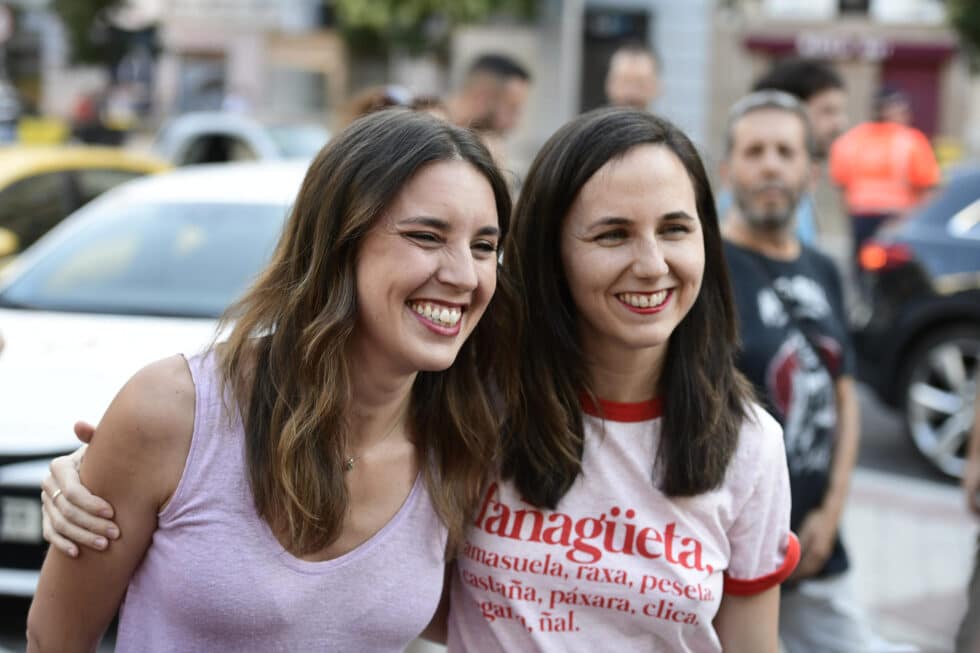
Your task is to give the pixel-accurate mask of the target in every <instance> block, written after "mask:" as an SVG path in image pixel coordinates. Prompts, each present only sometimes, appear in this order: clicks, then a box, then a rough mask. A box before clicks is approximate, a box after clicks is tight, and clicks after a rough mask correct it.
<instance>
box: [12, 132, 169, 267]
mask: <svg viewBox="0 0 980 653" xmlns="http://www.w3.org/2000/svg"><path fill="white" fill-rule="evenodd" d="M168 168H170V164H169V163H167V162H166V161H164V160H163V159H160V158H158V157H155V156H152V155H149V154H144V153H140V152H133V151H129V150H125V149H122V148H118V147H101V146H92V145H38V146H33V145H6V146H2V147H0V266H2V265H3V263H4V262H5V259H9V258H10V257H11V256H13V255H14V254H17V253H18V252H20V251H21V250H23V249H24V248H25V247H27V246H29V245H30V244H31V243H33V242H34V241H35V240H37V239H38V238H40V237H41V236H43V235H44V234H45V233H47V232H48V231H49V230H50V229H51V228H52V227H54V226H55V225H56V224H58V223H59V222H61V220H62V219H64V218H65V217H66V216H67V215H68V214H69V213H71V212H72V211H74V210H75V209H77V208H79V207H80V206H82V205H84V204H86V203H87V202H89V201H90V200H92V199H93V198H95V197H96V196H98V195H100V194H101V193H103V192H104V191H106V190H109V189H110V188H112V187H113V186H116V185H118V184H121V183H122V182H124V181H128V180H129V179H133V178H134V177H139V176H142V175H145V174H150V173H154V172H159V171H161V170H166V169H168Z"/></svg>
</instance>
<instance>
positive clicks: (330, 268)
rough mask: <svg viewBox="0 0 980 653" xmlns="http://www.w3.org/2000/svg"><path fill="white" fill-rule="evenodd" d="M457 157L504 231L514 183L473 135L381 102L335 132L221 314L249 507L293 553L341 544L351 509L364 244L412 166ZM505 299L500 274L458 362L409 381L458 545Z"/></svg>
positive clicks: (484, 453) (431, 481) (426, 464)
mask: <svg viewBox="0 0 980 653" xmlns="http://www.w3.org/2000/svg"><path fill="white" fill-rule="evenodd" d="M450 160H464V161H467V162H469V163H470V164H472V165H473V167H474V168H475V169H476V170H477V171H479V172H480V173H481V174H482V175H483V176H484V177H485V178H486V179H487V181H488V182H489V183H490V186H491V187H492V189H493V193H494V198H495V200H496V208H497V217H498V221H499V226H500V229H501V234H502V235H503V234H505V233H506V231H507V227H508V224H509V218H510V209H511V200H510V196H509V194H508V191H507V185H506V183H505V182H504V179H503V178H502V177H501V175H500V172H499V171H498V170H497V168H496V167H495V166H494V164H493V162H492V159H491V157H490V154H489V152H487V150H486V148H485V147H484V146H483V144H482V143H481V142H480V141H479V139H478V138H477V137H476V136H475V135H474V134H472V133H471V132H470V131H468V130H465V129H461V128H458V127H454V126H452V125H450V124H448V123H446V122H445V121H442V120H439V119H437V118H433V117H432V116H429V115H426V114H422V113H416V112H411V111H408V110H404V109H393V110H386V111H381V112H378V113H373V114H371V115H369V116H366V117H364V118H362V119H360V120H358V121H356V122H354V123H353V124H352V125H350V126H349V127H348V128H347V129H345V130H343V131H342V132H341V133H339V134H338V135H337V136H336V137H335V138H334V140H332V141H331V142H330V143H329V144H327V146H326V147H325V148H324V149H323V150H322V151H321V152H320V153H319V155H318V156H317V157H316V159H315V160H314V161H313V163H312V164H311V165H310V168H309V170H308V171H307V173H306V178H305V179H304V180H303V184H302V187H301V189H300V191H299V195H298V197H297V199H296V202H295V205H294V206H293V208H292V212H291V215H290V217H289V219H288V220H287V222H286V224H285V226H284V231H283V234H282V236H281V239H280V241H279V244H278V245H277V247H276V250H275V253H274V255H273V257H272V261H271V262H270V263H269V265H268V267H266V268H265V270H263V272H262V273H261V274H260V275H259V277H258V279H257V280H256V281H255V283H254V285H253V286H252V287H251V288H250V289H249V290H248V292H247V293H246V294H245V295H244V297H242V298H241V299H240V300H239V301H238V302H237V303H235V304H234V305H233V306H232V307H231V308H230V309H229V310H228V312H227V313H226V315H225V317H224V318H223V322H222V323H223V324H224V325H230V324H231V322H232V321H234V326H233V327H231V334H230V337H229V338H228V341H227V343H226V344H225V345H224V346H223V347H221V348H220V349H219V352H220V360H221V368H222V373H223V378H224V380H225V381H226V382H227V383H228V384H230V387H231V389H232V390H233V395H234V398H235V401H236V403H237V404H238V406H239V408H240V410H241V414H242V416H243V421H244V426H245V436H246V440H245V444H246V460H247V466H248V474H249V480H250V483H251V488H252V492H253V495H254V499H255V506H256V508H257V510H258V513H259V514H260V515H261V516H262V517H263V518H264V519H266V521H268V522H269V523H270V524H273V525H275V526H276V527H279V528H282V529H283V531H284V533H285V535H284V537H285V538H286V540H287V544H288V548H289V549H290V550H291V551H294V552H296V553H299V554H308V553H312V552H314V551H317V550H320V549H322V548H324V547H325V546H327V545H328V544H330V543H331V542H333V541H335V540H336V539H337V537H338V536H339V535H340V530H341V525H342V522H343V518H344V515H345V514H346V511H347V508H348V503H349V494H348V491H347V486H346V484H345V482H344V472H343V469H342V461H343V459H344V455H345V451H347V450H349V448H348V441H349V438H350V426H349V419H348V417H349V415H348V411H349V406H350V404H351V400H352V394H351V393H352V390H351V366H352V364H353V362H352V361H350V360H348V355H347V345H348V343H349V341H350V340H351V336H352V334H353V331H354V325H355V321H356V313H357V310H358V307H357V302H356V297H357V287H356V286H357V278H356V276H355V262H356V259H357V256H358V251H359V249H360V244H361V242H362V240H363V239H364V237H365V235H366V234H367V232H368V231H369V230H370V229H371V227H372V226H373V225H374V224H375V222H376V221H377V219H378V218H379V216H381V215H382V214H383V213H384V212H385V210H386V209H387V208H388V207H389V206H390V205H391V203H392V201H393V200H394V199H395V197H396V195H397V194H398V193H399V191H400V190H401V189H402V188H403V187H404V186H405V184H406V183H407V182H408V181H409V180H410V179H411V178H412V176H413V175H415V174H416V173H417V172H418V171H419V170H420V169H421V168H422V167H423V166H425V165H428V164H430V163H433V162H437V161H450ZM506 302H507V292H506V289H505V288H501V287H500V285H499V284H498V289H497V292H496V293H495V296H494V298H493V299H492V300H491V302H490V305H489V306H488V308H487V311H486V313H485V315H484V317H483V319H482V320H481V322H480V324H478V325H477V327H476V329H475V330H474V332H473V333H472V334H471V335H470V337H469V339H468V340H467V342H465V343H464V344H463V346H462V348H461V350H460V352H459V355H458V356H457V357H456V360H455V362H454V363H453V365H452V366H451V367H450V368H449V369H447V370H445V371H441V372H420V373H419V374H418V375H417V377H416V379H415V382H414V385H413V387H412V394H411V401H410V408H409V417H408V420H409V426H410V428H411V434H412V437H413V438H414V441H415V444H416V447H417V448H418V451H419V459H420V464H421V467H422V473H423V478H424V481H425V483H426V485H427V487H428V490H429V492H430V495H431V497H432V500H433V503H434V506H435V509H436V510H437V512H438V514H439V516H440V517H441V519H442V521H443V522H444V523H445V525H446V526H447V528H448V530H449V536H450V544H451V548H450V551H452V545H455V543H457V542H458V541H459V539H460V535H461V533H462V530H463V527H464V525H465V523H466V521H467V520H468V519H469V518H470V517H471V515H472V511H473V510H474V508H475V505H476V501H477V499H478V497H479V493H480V490H481V487H482V485H483V483H484V482H485V473H486V470H487V466H486V461H487V460H489V459H491V458H492V456H493V454H494V452H495V451H496V444H497V441H498V432H499V423H498V418H497V411H496V410H494V408H493V407H492V405H491V397H490V396H489V394H488V390H487V387H486V386H485V384H484V379H486V378H488V377H489V375H490V372H489V370H490V363H491V356H492V355H493V353H494V351H493V346H492V340H491V339H492V338H494V337H495V336H496V335H498V334H499V333H501V329H503V324H501V319H502V316H503V311H501V312H500V313H499V315H500V316H501V319H498V318H497V315H498V311H497V307H498V306H501V305H502V304H506Z"/></svg>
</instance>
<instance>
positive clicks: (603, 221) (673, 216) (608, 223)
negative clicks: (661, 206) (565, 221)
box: [588, 211, 697, 230]
mask: <svg viewBox="0 0 980 653" xmlns="http://www.w3.org/2000/svg"><path fill="white" fill-rule="evenodd" d="M660 219H661V220H691V221H696V220H697V218H695V217H694V216H692V215H691V214H690V213H688V212H687V211H671V212H670V213H664V214H663V215H662V216H660ZM632 223H633V221H632V220H630V219H629V218H624V217H622V216H616V215H611V216H608V217H605V218H599V219H598V220H596V221H595V222H593V223H592V224H590V225H589V226H588V229H589V230H592V229H596V228H599V227H621V226H623V225H629V224H632Z"/></svg>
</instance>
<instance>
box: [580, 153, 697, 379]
mask: <svg viewBox="0 0 980 653" xmlns="http://www.w3.org/2000/svg"><path fill="white" fill-rule="evenodd" d="M561 260H562V265H563V267H564V271H565V277H566V279H567V282H568V289H569V292H570V293H571V296H572V299H573V301H574V302H575V307H576V309H577V312H578V325H579V340H580V342H581V346H582V349H583V350H584V351H585V352H586V355H587V356H588V357H589V358H591V359H593V360H598V361H603V360H605V361H607V362H610V363H615V362H617V361H623V360H630V361H633V362H636V363H639V364H640V365H650V366H651V367H650V369H655V368H658V367H659V361H660V360H662V357H663V353H664V351H665V350H666V347H665V345H666V344H667V341H668V339H669V338H670V335H671V334H672V333H673V331H674V329H675V328H676V327H677V325H678V324H679V323H680V322H681V320H683V319H684V316H685V315H687V313H688V311H689V310H690V309H691V306H693V305H694V302H695V300H696V299H697V297H698V293H699V291H700V289H701V280H702V277H703V275H704V237H703V234H702V231H701V223H700V220H699V219H698V211H697V202H696V199H695V193H694V186H693V184H692V183H691V179H690V177H689V175H688V173H687V170H686V169H685V167H684V165H683V164H682V163H681V161H680V159H679V158H677V156H676V155H675V154H674V153H673V152H672V151H671V150H670V149H668V148H667V147H664V146H661V145H639V146H636V147H634V148H632V149H630V150H628V151H627V152H626V154H624V155H623V156H622V157H618V158H616V159H613V160H611V161H609V162H608V163H606V164H605V165H604V166H602V167H601V168H599V170H598V171H597V172H596V173H595V174H594V175H593V176H592V177H591V178H590V179H589V180H588V181H587V182H586V183H585V184H584V185H583V186H582V188H581V190H580V191H579V193H578V195H577V196H576V198H575V201H574V202H573V203H572V206H571V209H570V210H569V212H568V215H567V217H566V218H565V220H564V223H563V225H562V235H561Z"/></svg>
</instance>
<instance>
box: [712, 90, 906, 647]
mask: <svg viewBox="0 0 980 653" xmlns="http://www.w3.org/2000/svg"><path fill="white" fill-rule="evenodd" d="M725 148H726V157H725V160H724V163H723V166H722V174H723V176H724V177H725V178H726V180H727V181H728V183H729V185H730V187H731V188H732V190H733V194H734V206H733V207H732V208H731V209H730V211H729V213H730V215H729V216H728V219H727V220H726V222H725V227H724V235H725V238H726V244H725V257H726V258H727V260H728V265H729V267H730V269H731V275H732V283H733V285H734V287H735V303H736V306H737V308H738V317H739V330H740V334H741V338H742V346H741V352H740V355H739V358H738V366H739V369H740V370H741V371H742V372H743V373H744V374H745V375H746V376H747V377H748V378H749V380H750V381H751V382H752V383H753V385H754V386H755V387H756V390H757V392H758V395H759V396H760V397H762V399H763V401H764V403H765V405H766V407H767V408H768V410H769V411H770V412H772V414H773V415H774V416H775V417H776V419H777V420H778V421H779V422H780V423H781V424H782V426H783V438H784V442H785V447H786V457H787V462H788V465H789V474H790V485H791V488H792V496H793V503H792V518H791V522H790V524H791V528H792V529H793V531H794V532H796V533H797V534H798V535H799V538H800V548H801V558H800V564H799V566H798V567H797V569H796V571H795V572H794V574H793V575H792V576H791V577H790V579H789V581H788V582H787V583H785V584H784V587H783V595H782V598H781V601H780V613H779V634H780V639H781V640H782V642H783V646H784V648H785V650H786V651H787V653H810V652H812V651H821V653H854V652H855V651H862V652H867V651H907V650H914V649H908V648H902V647H892V646H891V645H890V644H888V643H887V642H884V641H883V640H881V639H880V638H879V637H878V636H877V635H876V634H875V633H873V632H872V631H871V629H870V628H869V627H868V625H867V623H866V618H865V616H864V614H863V611H862V610H861V609H860V607H859V606H858V604H857V601H856V598H855V589H854V586H853V580H852V578H851V575H850V573H849V572H848V567H849V563H848V559H847V555H846V553H845V551H844V547H843V544H842V542H841V538H840V533H839V526H840V519H841V515H842V513H843V510H844V504H845V501H846V499H847V494H848V489H849V485H850V479H851V473H852V470H853V468H854V464H855V461H856V459H857V451H858V438H859V427H860V424H859V413H858V402H857V395H856V393H855V387H854V380H853V373H854V353H853V351H852V349H851V344H850V341H849V338H848V329H847V325H846V323H845V318H844V309H843V296H842V291H841V282H840V279H839V276H838V272H837V269H836V268H835V267H834V264H833V262H832V261H831V260H830V259H829V258H827V257H826V256H824V255H823V254H821V253H820V252H818V251H817V250H815V249H812V248H810V247H809V246H807V245H806V244H804V243H802V242H801V241H800V239H799V238H798V237H797V236H796V230H795V227H794V224H793V216H794V214H795V211H796V205H797V203H798V202H799V201H800V198H801V197H802V196H803V195H804V193H806V190H807V188H808V186H809V182H810V175H811V166H812V165H813V164H812V161H811V157H810V153H811V152H812V148H813V145H812V135H811V133H810V127H809V119H808V118H807V114H806V111H805V109H804V107H803V105H802V104H801V103H800V102H799V101H798V100H796V98H794V97H793V96H792V95H789V94H787V93H783V92H781V91H771V90H767V91H757V92H754V93H751V94H749V95H747V96H745V97H743V98H742V99H740V100H739V101H737V102H736V103H735V104H734V105H732V108H731V109H730V111H729V116H728V127H727V131H726V146H725Z"/></svg>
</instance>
